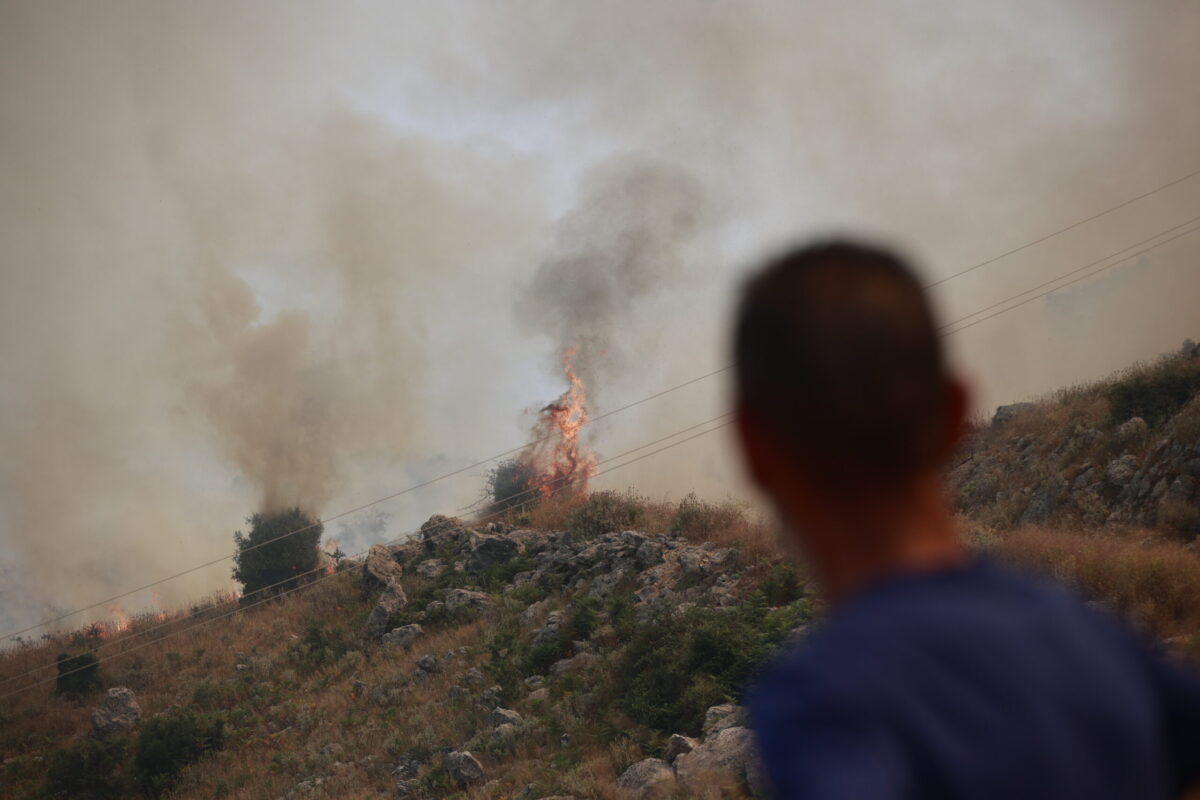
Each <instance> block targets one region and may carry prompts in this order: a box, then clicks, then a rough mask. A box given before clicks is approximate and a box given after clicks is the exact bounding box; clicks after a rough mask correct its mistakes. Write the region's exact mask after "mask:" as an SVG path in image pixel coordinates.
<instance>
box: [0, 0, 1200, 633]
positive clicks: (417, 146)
mask: <svg viewBox="0 0 1200 800" xmlns="http://www.w3.org/2000/svg"><path fill="white" fill-rule="evenodd" d="M1197 15H1200V8H1197V7H1194V6H1187V5H1186V4H1184V5H1183V6H1181V5H1180V4H1178V3H1169V2H1163V3H1157V2H1150V3H1140V4H1137V5H1136V6H1134V5H1131V4H1126V3H1117V2H1111V3H1099V4H1097V3H1094V2H1085V0H1078V2H1070V3H1065V4H1061V3H1060V4H1047V3H1043V2H1035V0H1019V1H1018V2H1014V3H1006V4H995V3H987V2H983V1H982V0H980V2H978V3H968V4H963V3H960V2H951V0H945V1H944V2H934V3H929V4H922V5H921V6H920V7H919V8H913V7H909V6H900V5H897V4H894V3H886V2H882V1H879V2H868V3H843V2H834V0H829V2H816V3H794V2H784V0H762V1H761V2H755V1H753V0H752V1H751V2H746V3H736V4H734V3H695V2H686V1H684V0H681V1H680V2H662V3H652V4H648V3H645V2H641V1H640V0H639V1H638V2H634V0H617V1H616V2H609V3H602V4H599V3H591V4H588V3H579V4H566V5H564V4H561V3H556V2H542V1H541V0H534V1H533V2H527V3H525V2H523V3H517V4H496V3H476V4H472V3H466V4H460V3H399V4H395V3H389V4H371V3H364V4H362V5H355V6H354V7H353V9H352V10H351V11H348V10H347V8H346V7H345V6H344V5H343V4H340V3H326V4H321V3H305V4H296V3H292V2H283V0H262V2H255V3H252V4H235V3H221V2H218V3H216V4H213V3H203V4H199V3H186V2H170V1H169V0H167V1H165V2H163V1H156V2H142V1H141V0H97V1H95V2H75V3H72V2H55V3H47V2H42V1H41V0H11V1H10V2H6V3H4V4H2V5H0V173H2V174H3V175H4V181H3V183H0V277H2V280H3V285H2V287H0V370H2V372H0V452H3V453H4V455H5V458H4V459H3V461H2V462H0V608H2V609H3V613H2V614H0V626H2V627H3V628H5V629H10V630H11V629H12V628H15V627H21V626H22V625H24V624H27V623H29V622H32V621H34V620H36V619H38V618H41V617H44V616H47V615H48V612H49V611H50V610H51V609H52V608H60V609H61V608H70V607H75V606H78V605H82V604H86V603H90V602H92V601H95V600H97V599H99V598H102V597H105V596H108V595H110V594H113V593H115V592H117V591H120V590H123V589H125V588H128V587H130V586H135V585H139V584H141V583H144V582H145V581H147V580H151V579H153V578H155V577H158V576H161V575H165V574H169V573H172V572H175V571H177V570H178V569H181V568H186V567H187V566H189V565H192V564H195V563H198V562H202V561H205V560H208V559H211V558H215V557H219V556H222V555H226V554H228V552H229V550H230V548H231V537H230V534H231V532H232V530H233V529H234V528H236V527H238V526H239V525H240V524H241V521H242V519H243V518H244V517H245V516H246V515H247V514H249V513H251V512H252V511H254V510H257V509H260V508H268V509H269V508H273V507H278V506H281V505H288V504H299V505H302V506H304V507H306V508H307V509H308V510H310V511H312V512H314V513H321V514H325V515H328V514H329V513H330V512H336V511H339V510H341V509H343V508H350V507H354V506H357V505H359V504H361V503H363V502H366V501H368V500H371V499H373V498H376V497H380V496H383V495H386V494H389V493H391V492H394V491H395V490H396V489H398V488H401V487H403V486H407V485H410V484H413V483H416V482H420V481H422V480H427V479H429V478H431V477H433V476H435V475H437V474H440V473H444V472H449V471H451V470H454V469H457V468H460V467H463V466H465V465H467V464H470V463H473V462H474V461H475V460H476V459H478V458H480V457H484V456H487V455H491V454H494V453H497V452H500V451H503V450H505V449H507V448H511V447H514V446H517V445H519V444H520V443H521V441H522V437H523V436H524V435H525V432H526V431H525V429H524V426H522V425H519V424H518V420H517V419H516V414H515V413H514V412H516V411H517V410H519V409H521V408H527V407H531V406H533V407H536V406H537V405H539V404H541V403H544V402H545V401H546V400H548V399H550V398H552V397H554V396H555V395H556V394H557V392H558V391H560V390H561V389H562V386H561V383H560V381H559V380H558V379H557V377H556V376H555V375H553V374H552V373H551V372H549V371H548V370H547V364H548V362H550V363H553V362H551V359H556V358H557V356H558V351H559V350H560V349H561V348H562V347H564V346H569V345H571V344H575V345H577V346H578V347H579V348H580V358H581V359H582V361H581V363H580V364H579V367H580V369H581V370H583V371H584V373H585V377H586V379H587V380H588V381H589V383H590V384H591V385H590V386H589V388H590V390H591V391H592V394H593V398H594V399H595V401H596V408H597V410H603V409H604V408H614V407H616V406H618V405H622V404H624V403H625V402H628V401H629V400H633V399H637V398H639V397H643V396H645V395H648V394H650V393H652V392H655V391H658V390H660V389H662V388H664V387H667V386H670V385H672V384H675V383H678V382H681V381H684V380H687V379H689V378H693V377H695V376H697V375H699V374H702V373H705V372H708V371H710V370H712V369H713V368H715V367H718V366H721V365H722V364H723V363H725V362H726V359H727V356H726V342H725V337H726V328H725V324H726V320H727V312H728V306H729V303H730V300H731V298H732V292H731V290H732V288H733V287H734V286H735V285H736V284H737V282H738V278H739V276H740V274H741V272H742V270H743V269H744V267H745V266H746V265H748V264H750V263H752V262H754V261H755V260H756V259H757V258H759V257H760V256H761V255H762V253H763V252H764V251H765V250H767V249H770V248H771V247H774V246H776V245H778V244H779V243H780V242H783V241H785V240H791V239H794V238H797V237H799V236H804V235H808V234H810V233H813V232H817V231H827V230H829V229H847V228H849V229H860V228H866V229H868V230H870V231H871V232H873V233H875V234H877V235H881V236H884V237H887V238H890V239H892V240H895V241H897V242H898V243H899V244H901V245H904V246H905V247H906V248H908V249H910V250H911V251H912V252H913V253H915V254H916V255H918V256H920V257H922V258H923V260H924V261H925V263H926V264H927V265H928V267H927V272H928V275H929V277H930V278H936V277H940V276H942V275H945V274H948V273H950V272H952V271H954V270H955V269H958V268H961V267H962V266H964V265H966V264H970V263H973V262H976V261H979V260H982V259H984V258H987V257H988V256H991V255H994V254H995V253H997V252H1001V251H1003V250H1005V249H1007V248H1009V247H1011V246H1013V245H1014V244H1019V243H1021V242H1024V241H1029V240H1031V239H1034V238H1036V237H1038V236H1040V235H1042V234H1044V233H1046V232H1047V231H1049V230H1053V229H1054V228H1056V227H1059V226H1061V225H1065V224H1067V223H1070V222H1072V221H1074V220H1076V219H1079V218H1081V217H1084V216H1087V215H1088V214H1091V213H1095V212H1096V211H1099V210H1101V209H1103V208H1105V207H1107V206H1110V205H1113V204H1115V203H1116V202H1119V201H1121V200H1123V199H1125V198H1126V197H1129V196H1132V195H1133V194H1137V193H1138V192H1141V191H1144V190H1145V189H1147V188H1150V187H1152V186H1155V185H1157V184H1159V183H1163V182H1165V181H1167V180H1169V179H1171V178H1173V177H1177V176H1179V175H1181V174H1183V173H1185V172H1188V171H1190V170H1193V169H1195V168H1197V166H1200V165H1198V164H1197V163H1196V158H1197V153H1196V147H1195V143H1196V142H1197V141H1200V106H1197V105H1196V104H1195V103H1189V102H1181V101H1180V98H1190V97H1191V96H1192V94H1194V89H1193V87H1192V82H1193V80H1194V76H1195V75H1196V74H1197V73H1198V72H1200V49H1197V48H1195V47H1194V43H1193V42H1192V39H1193V38H1194V36H1193V32H1194V31H1195V30H1196V28H1197V25H1200V19H1198V18H1197ZM1198 203H1200V184H1189V185H1187V186H1184V185H1181V186H1179V187H1177V189H1175V190H1172V192H1168V193H1164V194H1162V195H1159V196H1156V197H1155V198H1153V199H1152V201H1150V202H1147V203H1145V204H1140V205H1139V206H1138V207H1137V208H1132V207H1131V208H1130V209H1129V210H1128V211H1129V213H1124V212H1123V213H1122V214H1120V215H1117V216H1114V217H1110V218H1106V219H1105V220H1103V221H1101V222H1100V223H1097V224H1096V225H1092V226H1087V227H1085V228H1081V229H1079V230H1077V231H1075V232H1073V233H1072V234H1071V235H1069V236H1066V237H1062V238H1061V239H1056V240H1054V241H1053V242H1048V243H1047V244H1046V245H1045V246H1041V247H1039V248H1037V249H1036V250H1035V251H1030V252H1028V253H1024V254H1022V255H1021V257H1020V258H1017V259H1011V260H1009V261H1008V262H1004V263H1001V264H998V265H996V267H994V268H989V269H986V270H980V271H979V272H977V273H973V274H972V276H970V277H969V278H965V279H963V280H961V281H956V282H955V283H954V284H952V285H947V286H945V287H942V290H941V291H939V300H940V301H941V303H942V305H943V314H944V316H945V317H947V318H954V317H956V316H959V315H961V314H963V313H965V312H967V311H970V310H973V309H975V308H978V307H981V306H985V305H987V304H989V303H991V302H994V301H995V300H997V299H1000V298H1002V297H1005V296H1007V295H1010V294H1013V293H1014V292H1015V291H1018V290H1020V289H1022V288H1026V287H1028V286H1030V285H1034V284H1037V283H1040V282H1041V281H1043V280H1045V279H1046V278H1048V277H1049V276H1050V275H1053V274H1057V273H1058V272H1061V271H1063V270H1065V269H1068V268H1070V267H1071V266H1074V265H1077V264H1080V263H1084V262H1086V261H1088V260H1090V259H1091V258H1095V257H1097V256H1098V255H1101V254H1103V253H1105V252H1108V251H1112V250H1116V249H1119V248H1120V247H1121V246H1123V245H1124V244H1127V243H1129V242H1130V241H1133V240H1136V239H1139V238H1142V237H1144V236H1146V235H1148V234H1149V233H1151V232H1153V231H1154V230H1157V229H1161V228H1165V227H1168V226H1169V225H1172V224H1174V223H1177V222H1179V221H1181V220H1182V219H1185V218H1187V217H1188V216H1191V215H1193V214H1195V213H1200V205H1197V204H1198ZM1197 239H1200V236H1198V237H1196V238H1193V239H1189V240H1180V241H1179V242H1178V243H1177V244H1175V245H1172V246H1171V247H1167V248H1163V249H1162V250H1160V251H1156V252H1155V253H1154V254H1152V255H1150V256H1147V257H1146V258H1144V259H1143V260H1142V261H1141V262H1139V263H1138V264H1137V265H1135V266H1132V267H1129V268H1126V269H1122V270H1118V271H1116V272H1114V273H1112V274H1111V276H1110V277H1109V278H1107V279H1097V280H1096V281H1095V282H1093V283H1091V284H1089V285H1086V286H1081V287H1079V289H1078V290H1077V291H1068V292H1065V293H1063V294H1062V295H1058V296H1056V299H1055V301H1054V302H1050V301H1045V302H1038V303H1033V304H1030V305H1029V306H1026V307H1024V309H1023V310H1021V311H1020V312H1015V313H1013V314H1012V315H1009V316H1006V317H1002V318H999V319H997V320H995V321H992V322H989V323H988V324H985V325H981V326H979V327H978V328H972V329H971V330H970V331H968V332H967V333H964V334H962V335H961V336H959V337H956V338H955V340H954V341H955V345H954V346H955V348H956V351H957V353H958V355H959V357H960V358H961V360H963V361H964V362H966V363H967V365H968V366H969V367H970V371H971V372H972V374H973V375H974V376H975V377H976V378H977V380H978V382H979V385H980V394H981V398H982V401H981V402H982V404H983V405H984V406H987V405H990V404H994V403H995V402H997V401H1007V400H1010V399H1015V398H1017V397H1020V396H1023V395H1027V394H1030V393H1033V392H1037V391H1044V390H1047V389H1051V388H1053V387H1055V386H1058V385H1061V384H1062V383H1066V382H1070V381H1073V380H1079V379H1083V378H1087V377H1092V376H1094V375H1096V374H1098V373H1102V372H1104V371H1106V370H1109V369H1113V368H1116V367H1119V366H1121V365H1122V364H1124V363H1126V362H1127V361H1129V360H1130V359H1131V358H1134V357H1146V356H1149V355H1152V354H1154V353H1155V352H1158V351H1161V350H1165V349H1168V348H1170V347H1173V346H1176V345H1177V344H1178V342H1179V340H1181V339H1182V338H1184V336H1192V337H1193V338H1195V337H1196V336H1197V333H1198V332H1197V331H1196V330H1194V324H1195V322H1194V314H1193V313H1192V312H1191V306H1190V305H1189V304H1188V302H1187V301H1188V300H1190V298H1192V297H1195V296H1196V294H1197V292H1200V286H1198V285H1197V284H1198V281H1200V278H1198V277H1197V276H1198V275H1200V272H1198V271H1197V270H1195V269H1194V264H1195V263H1196V261H1195V259H1196V258H1198V257H1200V245H1198V244H1197ZM514 308H516V309H517V310H518V313H517V314H516V315H515V317H516V318H515V319H514V314H513V310H514ZM1164 309H1165V311H1164ZM530 334H537V335H536V336H534V335H530ZM723 390H724V387H723V385H722V384H721V383H720V382H719V381H709V382H706V383H701V384H696V385H694V386H692V387H691V388H689V389H688V390H687V391H686V392H681V393H678V394H673V395H670V396H668V397H665V398H662V399H660V400H657V401H655V402H654V403H648V404H646V405H644V406H639V407H638V408H636V409H634V410H632V411H630V412H628V413H623V414H622V415H621V416H620V417H613V418H610V419H609V420H605V421H604V423H602V424H601V425H598V426H596V428H595V429H592V430H593V434H594V435H596V436H602V437H604V438H603V441H602V442H598V443H597V444H598V445H599V446H601V448H602V450H603V451H604V452H609V453H615V452H619V451H621V450H623V449H626V448H628V447H632V446H635V445H638V444H642V443H644V442H645V441H648V440H652V439H654V438H656V437H658V436H661V435H663V434H664V433H665V432H667V431H669V430H672V429H675V428H678V427H682V426H683V425H686V424H689V423H690V422H693V421H698V420H699V419H703V418H705V417H708V416H711V415H712V414H713V413H715V412H716V411H717V410H719V408H720V407H721V405H722V403H723ZM686 447H687V449H686V450H684V449H680V450H677V451H671V453H669V454H663V456H661V457H660V458H659V459H656V460H649V461H646V462H643V464H641V465H638V466H637V467H635V468H633V469H631V470H629V471H625V472H621V473H618V474H617V476H619V478H620V480H619V482H618V485H630V484H632V485H635V486H638V487H639V488H641V489H643V490H645V491H649V492H654V493H667V492H669V493H672V494H674V495H678V494H680V493H682V492H686V491H688V490H690V489H693V488H696V489H698V490H701V491H711V492H721V491H724V490H725V489H726V488H727V487H730V486H735V484H734V483H732V481H733V480H734V476H736V475H737V473H738V470H737V466H736V462H735V461H734V459H733V458H732V457H731V455H730V453H729V451H728V450H727V449H726V448H724V447H723V445H722V444H721V442H720V440H719V439H717V438H716V437H713V438H709V439H703V440H698V441H696V442H693V443H690V444H688V445H687V446H686ZM643 467H644V469H643ZM617 476H614V480H616V477H617ZM482 480H483V476H482V475H478V474H467V475H465V476H463V478H462V479H461V480H457V481H450V482H446V483H439V484H437V485H436V487H433V488H431V489H429V490H422V492H420V493H416V494H413V495H410V496H405V497H404V498H401V499H400V500H398V501H397V502H396V503H395V504H393V505H389V506H388V507H387V508H381V509H379V510H380V511H385V512H387V513H388V514H392V515H393V516H391V517H387V518H384V517H371V518H369V519H367V520H366V521H365V522H356V521H355V520H346V523H347V526H348V527H347V528H346V529H345V530H346V532H347V534H348V535H349V538H353V539H367V538H371V537H391V536H396V535H399V534H401V533H402V532H403V530H405V529H406V528H407V527H408V526H410V525H411V524H413V523H419V522H420V520H421V519H422V518H424V517H425V516H427V515H428V514H430V513H432V512H434V511H438V512H445V511H453V510H454V509H455V508H456V507H458V506H459V505H460V504H465V503H466V502H469V501H470V500H473V499H475V498H476V497H477V496H478V492H479V489H480V486H481V484H482ZM605 480H607V479H605ZM388 520H390V521H388ZM339 530H340V529H339ZM363 543H364V544H366V543H367V542H365V541H364V542H363ZM228 574H229V573H228V567H227V565H218V566H216V567H214V568H212V569H211V570H206V571H204V572H201V573H197V574H195V575H192V576H190V577H188V578H187V579H183V580H179V581H173V582H171V583H170V584H168V585H165V586H163V587H161V591H162V596H163V598H164V601H166V602H167V603H177V602H181V601H183V600H184V599H186V598H189V597H194V596H196V595H199V594H203V593H205V592H208V591H210V590H212V589H214V588H219V587H221V586H223V585H226V584H227V583H228ZM146 602H148V598H134V599H133V600H131V602H130V603H129V604H128V605H129V606H130V610H133V609H134V608H136V607H137V606H138V605H139V603H146Z"/></svg>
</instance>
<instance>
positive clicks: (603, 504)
mask: <svg viewBox="0 0 1200 800" xmlns="http://www.w3.org/2000/svg"><path fill="white" fill-rule="evenodd" d="M646 507H647V501H646V499H645V498H644V497H640V496H638V495H636V494H634V493H633V492H625V493H621V492H614V491H603V492H592V494H590V495H588V498H587V499H586V500H584V501H583V502H582V503H580V504H579V505H578V506H576V507H575V508H573V509H571V513H569V514H567V520H566V527H567V532H568V533H570V534H571V535H572V536H573V537H575V538H576V539H584V540H586V539H594V538H596V537H597V536H600V535H602V534H605V533H610V532H612V531H624V530H630V529H634V528H638V527H640V526H641V523H642V521H643V520H644V519H645V517H646Z"/></svg>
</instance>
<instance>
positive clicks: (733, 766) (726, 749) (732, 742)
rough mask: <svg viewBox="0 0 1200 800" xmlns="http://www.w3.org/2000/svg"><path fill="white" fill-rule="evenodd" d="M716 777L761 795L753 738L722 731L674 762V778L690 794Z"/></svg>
mask: <svg viewBox="0 0 1200 800" xmlns="http://www.w3.org/2000/svg"><path fill="white" fill-rule="evenodd" d="M719 773H726V774H730V775H732V776H733V777H735V778H736V779H737V780H738V781H740V782H741V783H743V784H744V785H745V786H746V788H747V789H748V790H749V792H750V793H751V794H752V795H755V796H761V795H762V794H764V790H765V787H766V782H765V780H764V775H763V772H762V767H761V764H760V762H759V758H758V750H757V747H756V744H755V741H754V734H753V732H752V731H751V730H750V729H749V728H743V727H740V726H734V727H732V728H723V729H722V730H720V731H718V732H717V733H716V734H715V735H713V736H711V737H709V738H707V739H705V741H704V743H703V744H701V745H700V746H699V747H697V748H695V749H694V750H692V751H691V752H690V753H684V754H683V755H681V756H679V757H678V758H676V759H675V774H676V776H677V777H678V779H679V782H680V784H682V785H683V786H684V788H686V789H688V790H689V791H692V792H696V793H699V792H702V791H703V790H704V789H706V788H707V787H708V786H710V785H711V783H712V779H713V777H714V775H716V774H719Z"/></svg>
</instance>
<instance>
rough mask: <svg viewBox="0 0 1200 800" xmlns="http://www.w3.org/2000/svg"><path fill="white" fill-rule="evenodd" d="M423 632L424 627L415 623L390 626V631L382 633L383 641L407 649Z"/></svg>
mask: <svg viewBox="0 0 1200 800" xmlns="http://www.w3.org/2000/svg"><path fill="white" fill-rule="evenodd" d="M423 633H425V630H424V628H422V627H421V626H420V625H417V624H416V623H413V624H412V625H401V626H400V627H399V628H392V631H391V633H385V634H384V635H383V643H384V644H386V645H392V646H393V647H399V648H402V649H404V650H407V649H408V648H409V647H411V646H412V643H413V642H415V641H416V640H417V637H418V636H420V635H421V634H423Z"/></svg>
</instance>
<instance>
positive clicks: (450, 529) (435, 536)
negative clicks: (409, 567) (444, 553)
mask: <svg viewBox="0 0 1200 800" xmlns="http://www.w3.org/2000/svg"><path fill="white" fill-rule="evenodd" d="M469 537H470V531H468V530H467V526H465V525H463V522H462V520H460V519H459V518H458V517H444V516H442V515H441V514H434V515H433V516H432V517H430V518H429V519H428V520H427V521H426V522H425V524H424V525H422V526H421V546H422V547H424V548H425V552H427V553H432V552H434V551H435V550H437V549H438V548H439V547H440V546H442V545H448V546H450V547H458V546H460V545H461V544H463V543H465V542H466V541H467V539H468V538H469Z"/></svg>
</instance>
